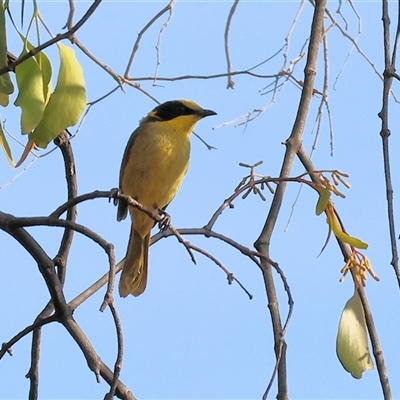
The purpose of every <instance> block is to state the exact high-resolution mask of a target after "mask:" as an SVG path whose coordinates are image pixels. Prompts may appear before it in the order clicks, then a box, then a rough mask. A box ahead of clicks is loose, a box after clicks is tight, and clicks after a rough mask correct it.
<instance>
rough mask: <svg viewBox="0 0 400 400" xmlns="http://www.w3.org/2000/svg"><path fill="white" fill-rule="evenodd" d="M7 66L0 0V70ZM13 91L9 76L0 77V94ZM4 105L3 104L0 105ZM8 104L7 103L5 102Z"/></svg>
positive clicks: (3, 22) (4, 31) (2, 5)
mask: <svg viewBox="0 0 400 400" xmlns="http://www.w3.org/2000/svg"><path fill="white" fill-rule="evenodd" d="M6 65H7V35H6V19H5V7H4V3H3V1H2V0H0V68H3V67H5V66H6ZM13 91H14V86H13V84H12V82H11V79H10V74H9V73H8V72H7V73H5V74H3V75H0V92H1V93H4V94H11V93H12V92H13ZM0 104H1V105H4V103H0ZM7 104H8V102H7Z"/></svg>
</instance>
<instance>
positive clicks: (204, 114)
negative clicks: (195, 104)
mask: <svg viewBox="0 0 400 400" xmlns="http://www.w3.org/2000/svg"><path fill="white" fill-rule="evenodd" d="M197 114H198V116H199V117H201V118H204V117H209V116H210V115H217V113H216V112H215V111H213V110H199V111H198V113H197Z"/></svg>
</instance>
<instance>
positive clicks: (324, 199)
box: [315, 188, 331, 215]
mask: <svg viewBox="0 0 400 400" xmlns="http://www.w3.org/2000/svg"><path fill="white" fill-rule="evenodd" d="M330 198H331V192H330V190H329V189H327V188H321V189H319V198H318V202H317V205H316V207H315V214H317V215H321V214H322V213H323V212H324V211H325V208H326V205H327V204H328V201H329V199H330Z"/></svg>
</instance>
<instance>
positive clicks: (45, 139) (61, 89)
mask: <svg viewBox="0 0 400 400" xmlns="http://www.w3.org/2000/svg"><path fill="white" fill-rule="evenodd" d="M57 45H58V48H59V52H60V70H59V73H58V78H57V85H56V88H55V90H54V92H53V93H52V94H51V96H50V99H49V101H48V103H47V106H46V109H45V112H44V115H43V118H42V120H41V121H40V123H39V125H38V126H37V128H36V129H35V131H34V132H33V133H32V135H31V138H32V140H33V141H34V142H35V143H36V145H37V146H39V147H41V148H46V147H47V145H48V144H49V143H50V142H51V141H52V140H53V139H55V138H56V137H57V136H58V135H59V134H60V133H61V132H62V131H63V130H64V129H66V128H68V127H70V126H73V125H75V124H76V123H77V122H78V121H79V118H80V117H81V115H82V113H83V111H84V109H85V107H86V90H85V83H84V79H83V72H82V68H81V66H80V65H79V63H78V61H77V59H76V57H75V53H74V51H73V50H72V49H71V48H69V47H67V46H65V45H63V44H61V43H57Z"/></svg>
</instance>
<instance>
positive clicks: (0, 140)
mask: <svg viewBox="0 0 400 400" xmlns="http://www.w3.org/2000/svg"><path fill="white" fill-rule="evenodd" d="M0 146H1V147H2V149H3V151H4V154H5V155H6V158H7V160H8V162H9V163H10V165H11V166H12V167H14V161H13V159H12V155H11V149H10V146H9V145H8V143H7V139H6V136H5V135H4V131H3V127H2V126H1V124H0Z"/></svg>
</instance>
